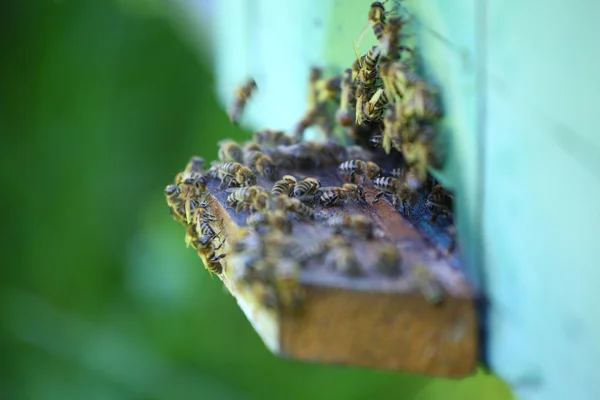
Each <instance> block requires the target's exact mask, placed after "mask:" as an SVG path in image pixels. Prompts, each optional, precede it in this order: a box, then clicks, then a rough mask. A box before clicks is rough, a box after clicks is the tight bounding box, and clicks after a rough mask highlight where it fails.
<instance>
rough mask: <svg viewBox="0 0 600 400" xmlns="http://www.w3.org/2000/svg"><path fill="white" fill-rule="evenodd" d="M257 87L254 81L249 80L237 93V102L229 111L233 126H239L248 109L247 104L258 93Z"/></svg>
mask: <svg viewBox="0 0 600 400" xmlns="http://www.w3.org/2000/svg"><path fill="white" fill-rule="evenodd" d="M256 88H257V85H256V82H255V81H254V79H249V80H248V81H247V82H246V83H245V84H244V85H243V86H242V87H240V88H239V89H238V90H237V91H236V93H235V100H234V102H233V105H232V107H231V108H230V109H229V119H230V121H231V123H232V124H234V125H237V124H238V123H239V120H240V118H241V117H242V114H243V112H244V109H245V108H246V103H247V102H248V100H249V99H250V97H252V95H253V94H254V92H255V91H256Z"/></svg>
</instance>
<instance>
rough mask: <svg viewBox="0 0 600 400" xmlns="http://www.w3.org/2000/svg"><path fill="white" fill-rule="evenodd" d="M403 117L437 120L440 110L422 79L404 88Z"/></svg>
mask: <svg viewBox="0 0 600 400" xmlns="http://www.w3.org/2000/svg"><path fill="white" fill-rule="evenodd" d="M403 115H404V118H406V119H409V118H417V119H419V120H428V121H431V120H437V119H439V118H440V117H441V116H442V112H441V110H440V109H439V107H438V106H437V104H436V103H435V101H434V99H433V95H432V93H431V91H430V90H429V88H428V86H427V85H426V84H425V83H424V82H423V81H418V82H417V83H415V84H414V85H413V86H412V87H410V88H408V89H407V90H406V96H405V101H404V114H403Z"/></svg>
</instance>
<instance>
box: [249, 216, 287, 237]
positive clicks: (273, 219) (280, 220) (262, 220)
mask: <svg viewBox="0 0 600 400" xmlns="http://www.w3.org/2000/svg"><path fill="white" fill-rule="evenodd" d="M246 224H248V226H249V227H251V228H252V229H254V230H256V231H258V230H259V229H260V228H261V227H263V226H268V227H272V228H275V229H277V230H279V231H282V232H285V233H291V232H292V222H291V221H290V219H289V217H288V214H287V212H285V211H283V210H274V211H271V212H268V213H265V212H262V213H255V214H251V215H250V216H249V217H248V218H247V219H246Z"/></svg>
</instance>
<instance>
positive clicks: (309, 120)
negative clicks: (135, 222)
mask: <svg viewBox="0 0 600 400" xmlns="http://www.w3.org/2000/svg"><path fill="white" fill-rule="evenodd" d="M368 20H369V24H370V26H371V27H372V30H373V32H374V34H375V36H376V38H377V40H378V44H377V45H376V46H373V47H372V48H371V49H370V50H369V51H368V52H367V53H366V54H365V55H364V56H360V55H359V54H358V53H357V60H356V61H355V62H354V64H352V67H351V68H348V69H346V70H345V71H344V74H343V75H342V76H334V77H331V78H324V77H323V71H322V69H320V68H313V69H312V71H311V74H310V77H309V96H308V97H309V98H308V112H307V113H306V115H305V116H304V117H303V118H302V120H301V121H300V122H299V123H298V124H297V126H296V127H295V128H294V130H293V132H291V133H292V134H291V135H288V134H286V133H285V132H283V131H275V130H262V131H259V132H256V133H254V135H253V138H252V139H251V140H248V141H247V142H245V143H237V142H235V141H233V140H229V139H228V140H224V141H222V142H220V143H219V145H220V149H219V152H218V160H217V161H214V162H213V163H212V164H211V165H210V167H209V168H207V166H206V165H205V162H204V160H203V159H201V158H200V157H193V158H192V159H191V160H190V162H189V163H188V165H187V166H186V168H185V170H184V171H182V172H181V173H179V174H178V175H177V177H176V179H175V183H174V184H172V185H169V186H167V188H166V189H165V195H166V197H167V203H168V205H169V206H170V209H171V214H172V215H173V217H174V218H175V220H177V221H178V222H179V223H181V224H182V225H184V226H186V229H187V230H186V239H185V241H186V244H187V245H188V246H191V247H193V248H194V249H195V250H196V251H197V252H198V255H199V256H200V257H201V258H202V259H203V260H204V263H205V265H206V268H207V269H208V270H209V272H211V273H215V274H218V275H219V276H220V277H222V278H224V277H226V278H227V280H230V281H232V282H233V284H235V285H236V286H239V287H243V288H245V289H246V290H247V291H249V292H250V293H252V294H253V296H254V297H255V298H256V299H257V300H258V301H259V302H260V304H262V305H263V306H265V307H268V308H273V309H285V310H299V309H300V308H301V307H300V306H301V305H302V300H303V297H304V289H303V285H302V284H301V280H302V279H304V278H305V277H308V278H307V279H310V276H311V271H315V270H324V271H326V273H327V274H330V275H331V276H337V277H341V279H347V280H351V281H352V280H353V281H356V278H358V277H369V276H376V277H379V278H378V279H387V280H394V279H400V278H402V277H404V276H405V275H406V274H404V273H403V272H404V271H405V270H407V271H410V272H411V276H413V278H412V280H413V281H414V282H415V283H416V285H417V286H418V287H419V288H420V290H421V292H422V293H423V294H424V295H425V296H426V298H427V299H428V300H430V301H431V302H432V303H439V302H441V300H442V299H443V295H442V292H443V291H442V287H441V285H440V284H439V283H437V282H436V278H435V277H434V276H433V275H432V274H431V273H430V271H429V270H428V269H427V268H426V267H424V266H423V265H422V264H421V263H419V262H416V261H415V260H422V259H423V256H422V254H421V255H419V254H418V253H419V249H414V248H411V247H410V245H407V244H406V243H402V241H401V240H398V238H397V237H395V236H394V235H391V234H389V232H386V229H385V225H386V224H392V223H396V222H393V221H391V220H389V221H385V220H384V221H379V222H375V218H374V217H373V215H374V214H377V212H376V211H374V210H375V206H376V205H377V206H378V207H379V208H381V207H387V208H390V207H389V206H391V209H392V210H393V211H394V212H395V213H396V214H398V215H400V214H401V215H402V216H403V218H401V217H399V218H401V220H402V221H403V222H400V223H401V224H409V225H410V223H411V222H412V223H413V224H414V225H415V226H416V225H419V224H418V223H417V222H420V221H422V220H423V218H428V219H429V221H430V223H431V225H432V226H433V225H434V224H435V222H436V220H437V219H438V216H439V215H442V214H443V215H444V216H445V217H446V218H445V219H446V221H447V222H448V223H451V222H452V210H453V196H452V194H451V193H450V192H448V191H446V190H445V189H444V188H443V187H442V186H441V185H440V184H439V183H436V182H435V180H434V179H433V178H432V177H431V176H430V175H429V174H428V172H427V167H428V166H429V165H432V164H433V165H434V166H439V164H438V163H439V157H437V156H436V155H435V151H434V146H433V144H434V139H435V137H436V130H435V127H434V123H435V122H436V120H437V119H438V118H440V117H441V111H440V108H439V107H438V105H437V103H436V101H435V98H434V96H433V91H432V90H431V89H430V88H429V86H428V85H427V84H426V83H425V81H424V80H423V79H422V78H421V77H420V76H419V75H417V74H416V73H415V72H414V71H413V69H412V68H411V67H410V65H411V62H410V59H407V60H404V59H403V56H404V55H405V54H408V55H409V57H412V55H413V53H414V52H413V50H412V49H410V48H409V47H407V46H405V45H404V44H403V43H402V39H403V37H404V36H405V35H404V33H403V27H404V26H405V25H406V23H407V20H406V19H403V18H402V17H400V16H398V15H392V16H390V13H389V12H387V11H386V10H385V8H384V5H383V4H382V3H380V2H375V3H373V4H372V5H371V7H370V9H369V13H368ZM355 49H356V46H355ZM256 89H257V84H256V82H255V81H254V80H249V81H248V82H247V83H246V84H245V85H244V86H243V87H242V88H240V89H239V90H238V92H237V96H236V100H235V102H234V104H233V106H232V107H231V109H230V110H229V114H230V118H231V121H232V123H234V124H237V123H238V121H239V120H240V117H241V115H242V113H243V110H244V107H245V105H246V104H247V102H248V101H249V99H250V98H251V96H252V95H253V93H255V92H256ZM309 127H316V128H318V129H319V130H321V131H322V133H323V134H324V136H325V138H326V140H325V141H309V140H305V139H304V132H305V130H306V129H307V128H309ZM352 142H353V143H354V144H348V143H352ZM383 198H387V199H389V200H390V202H389V205H384V204H382V203H384V202H381V203H380V202H379V201H380V200H381V199H383ZM369 200H370V201H369ZM219 210H221V211H219ZM415 210H416V211H417V212H416V213H415V212H414V211H415ZM225 220H227V221H230V222H227V221H225ZM448 223H447V224H446V225H448ZM438 225H439V224H438ZM452 243H454V241H452ZM453 247H454V245H453V244H451V245H450V249H449V250H450V251H452V250H453ZM407 260H408V261H411V262H407ZM407 265H408V266H407Z"/></svg>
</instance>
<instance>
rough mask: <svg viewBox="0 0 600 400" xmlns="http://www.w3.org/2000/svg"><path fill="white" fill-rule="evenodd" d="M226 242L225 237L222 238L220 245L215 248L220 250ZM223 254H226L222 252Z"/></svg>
mask: <svg viewBox="0 0 600 400" xmlns="http://www.w3.org/2000/svg"><path fill="white" fill-rule="evenodd" d="M224 244H225V238H223V240H221V243H219V245H218V246H217V247H215V248H214V250H219V249H220V248H221V247H223V245H224ZM221 255H222V256H224V254H221Z"/></svg>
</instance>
